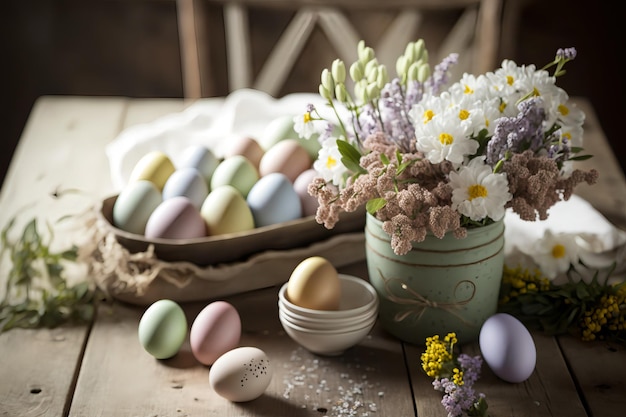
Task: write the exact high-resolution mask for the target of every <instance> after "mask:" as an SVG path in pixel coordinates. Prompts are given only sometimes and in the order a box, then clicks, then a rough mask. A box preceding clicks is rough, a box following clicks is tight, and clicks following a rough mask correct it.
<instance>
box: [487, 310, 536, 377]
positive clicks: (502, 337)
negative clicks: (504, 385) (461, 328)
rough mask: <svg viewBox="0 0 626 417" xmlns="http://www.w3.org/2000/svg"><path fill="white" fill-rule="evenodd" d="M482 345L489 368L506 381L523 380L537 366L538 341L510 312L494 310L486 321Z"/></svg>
mask: <svg viewBox="0 0 626 417" xmlns="http://www.w3.org/2000/svg"><path fill="white" fill-rule="evenodd" d="M479 346H480V351H481V353H482V356H483V358H484V360H485V362H486V363H487V365H488V366H489V368H490V369H491V370H492V371H493V373H494V374H496V375H497V376H498V377H499V378H500V379H503V380H504V381H507V382H512V383H518V382H523V381H525V380H526V379H528V378H529V377H530V375H531V374H532V373H533V371H534V369H535V365H536V361H537V350H536V347H535V342H534V341H533V338H532V336H531V334H530V332H529V331H528V329H527V328H526V326H524V324H523V323H522V322H521V321H519V320H518V319H517V318H515V317H513V316H512V315H510V314H506V313H498V314H494V315H493V316H491V317H489V318H488V319H487V320H486V321H485V323H484V324H483V325H482V328H481V329H480V335H479Z"/></svg>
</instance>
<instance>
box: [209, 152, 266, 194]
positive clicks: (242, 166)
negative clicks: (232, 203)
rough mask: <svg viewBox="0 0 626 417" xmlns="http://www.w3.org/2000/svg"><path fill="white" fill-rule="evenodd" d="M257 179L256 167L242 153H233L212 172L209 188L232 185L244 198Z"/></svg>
mask: <svg viewBox="0 0 626 417" xmlns="http://www.w3.org/2000/svg"><path fill="white" fill-rule="evenodd" d="M258 180H259V172H258V171H257V169H256V167H255V166H254V165H253V164H252V162H250V160H248V158H246V157H245V156H242V155H233V156H229V157H228V158H226V159H224V160H223V161H222V162H221V163H220V164H219V165H218V166H217V168H215V171H214V172H213V176H212V177H211V190H215V189H216V188H218V187H220V186H222V185H230V186H232V187H234V188H235V189H236V190H237V191H239V192H240V193H241V195H242V196H243V197H244V198H245V197H246V196H247V195H248V192H249V191H250V189H252V186H253V185H254V184H255V183H256V182H257V181H258Z"/></svg>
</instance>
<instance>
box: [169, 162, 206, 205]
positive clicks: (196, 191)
mask: <svg viewBox="0 0 626 417" xmlns="http://www.w3.org/2000/svg"><path fill="white" fill-rule="evenodd" d="M208 194H209V185H208V184H207V182H206V181H205V179H204V177H203V176H202V174H200V171H198V170H197V169H196V168H191V167H189V168H179V169H177V170H176V171H174V172H173V173H172V175H170V177H169V178H168V179H167V182H166V183H165V186H163V199H164V200H167V199H169V198H172V197H177V196H183V197H187V198H188V199H189V200H191V202H192V203H193V204H194V205H195V206H196V207H198V208H200V207H201V206H202V203H203V202H204V199H205V198H206V196H207V195H208Z"/></svg>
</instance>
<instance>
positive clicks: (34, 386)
mask: <svg viewBox="0 0 626 417" xmlns="http://www.w3.org/2000/svg"><path fill="white" fill-rule="evenodd" d="M87 333H88V327H87V326H79V327H69V326H68V327H65V326H64V327H59V328H56V329H52V330H49V329H37V330H32V329H13V330H10V331H8V332H5V333H2V334H0V415H2V416H24V417H28V416H49V417H58V416H62V415H65V412H66V410H67V409H68V408H69V400H70V399H71V394H72V392H73V390H74V383H75V375H76V372H77V368H78V366H79V365H80V358H81V355H82V350H83V345H84V343H85V339H86V337H87Z"/></svg>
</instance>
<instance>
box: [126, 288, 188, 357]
mask: <svg viewBox="0 0 626 417" xmlns="http://www.w3.org/2000/svg"><path fill="white" fill-rule="evenodd" d="M137 332H138V336H139V343H140V344H141V346H143V348H144V349H145V350H146V352H148V353H149V354H151V355H152V356H154V357H155V358H157V359H167V358H171V357H172V356H174V355H176V353H178V350H179V349H180V347H181V346H182V344H183V342H184V341H185V338H186V337H187V318H186V317H185V313H184V312H183V309H182V308H181V307H180V306H179V305H178V304H177V303H176V302H174V301H172V300H167V299H163V300H159V301H156V302H155V303H153V304H152V305H150V307H148V308H147V309H146V311H145V312H144V313H143V315H142V316H141V319H140V320H139V328H138V330H137Z"/></svg>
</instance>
